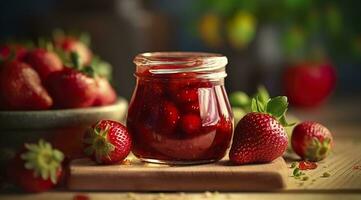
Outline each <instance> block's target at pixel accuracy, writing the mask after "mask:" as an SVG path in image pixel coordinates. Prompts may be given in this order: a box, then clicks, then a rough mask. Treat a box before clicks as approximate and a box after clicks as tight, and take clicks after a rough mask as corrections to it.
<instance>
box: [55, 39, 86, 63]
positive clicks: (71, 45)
mask: <svg viewBox="0 0 361 200" xmlns="http://www.w3.org/2000/svg"><path fill="white" fill-rule="evenodd" d="M55 45H56V46H57V47H58V48H60V49H62V50H63V51H64V52H66V53H72V52H74V53H77V54H78V55H79V58H80V64H81V65H88V64H90V62H91V59H92V52H91V50H90V49H89V47H88V46H87V45H86V44H85V43H84V42H82V41H81V40H79V39H77V38H76V37H72V36H62V37H58V38H55Z"/></svg>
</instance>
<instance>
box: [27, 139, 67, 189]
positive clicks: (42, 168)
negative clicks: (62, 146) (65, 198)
mask: <svg viewBox="0 0 361 200" xmlns="http://www.w3.org/2000/svg"><path fill="white" fill-rule="evenodd" d="M25 148H26V149H27V150H28V151H27V152H25V153H23V154H21V159H23V160H24V161H25V165H24V166H25V168H26V169H28V170H33V171H34V175H35V177H38V176H40V177H41V178H42V179H44V180H47V179H48V178H50V180H51V182H52V183H54V184H55V183H56V182H57V177H56V172H57V171H58V170H59V168H60V167H61V162H62V161H63V159H64V155H63V153H62V152H61V151H59V150H57V149H54V148H52V146H51V144H50V143H48V142H45V141H44V140H39V142H38V144H25Z"/></svg>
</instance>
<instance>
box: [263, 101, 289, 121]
mask: <svg viewBox="0 0 361 200" xmlns="http://www.w3.org/2000/svg"><path fill="white" fill-rule="evenodd" d="M287 106H288V102H287V97H285V96H278V97H275V98H272V99H271V100H270V101H269V102H268V103H267V113H269V114H271V115H273V116H274V117H276V118H277V119H278V118H280V117H282V116H283V115H284V114H285V113H286V111H287Z"/></svg>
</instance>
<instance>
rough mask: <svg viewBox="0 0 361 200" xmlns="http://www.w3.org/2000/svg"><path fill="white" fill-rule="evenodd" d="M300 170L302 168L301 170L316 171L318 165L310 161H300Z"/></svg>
mask: <svg viewBox="0 0 361 200" xmlns="http://www.w3.org/2000/svg"><path fill="white" fill-rule="evenodd" d="M298 168H300V170H310V169H316V168H317V163H315V162H310V161H300V162H299V164H298Z"/></svg>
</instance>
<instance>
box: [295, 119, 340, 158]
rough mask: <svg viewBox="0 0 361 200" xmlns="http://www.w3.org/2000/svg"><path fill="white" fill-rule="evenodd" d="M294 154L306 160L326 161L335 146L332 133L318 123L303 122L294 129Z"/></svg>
mask: <svg viewBox="0 0 361 200" xmlns="http://www.w3.org/2000/svg"><path fill="white" fill-rule="evenodd" d="M291 144H292V148H293V150H294V152H295V153H296V154H297V155H299V156H300V157H301V158H302V159H304V160H310V161H320V160H323V159H325V158H326V157H327V156H328V155H329V153H330V151H331V149H332V145H333V138H332V135H331V132H330V131H329V130H328V129H327V128H326V127H324V126H322V125H321V124H319V123H317V122H310V121H309V122H302V123H300V124H298V125H297V126H296V127H295V128H294V129H293V133H292V137H291Z"/></svg>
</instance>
